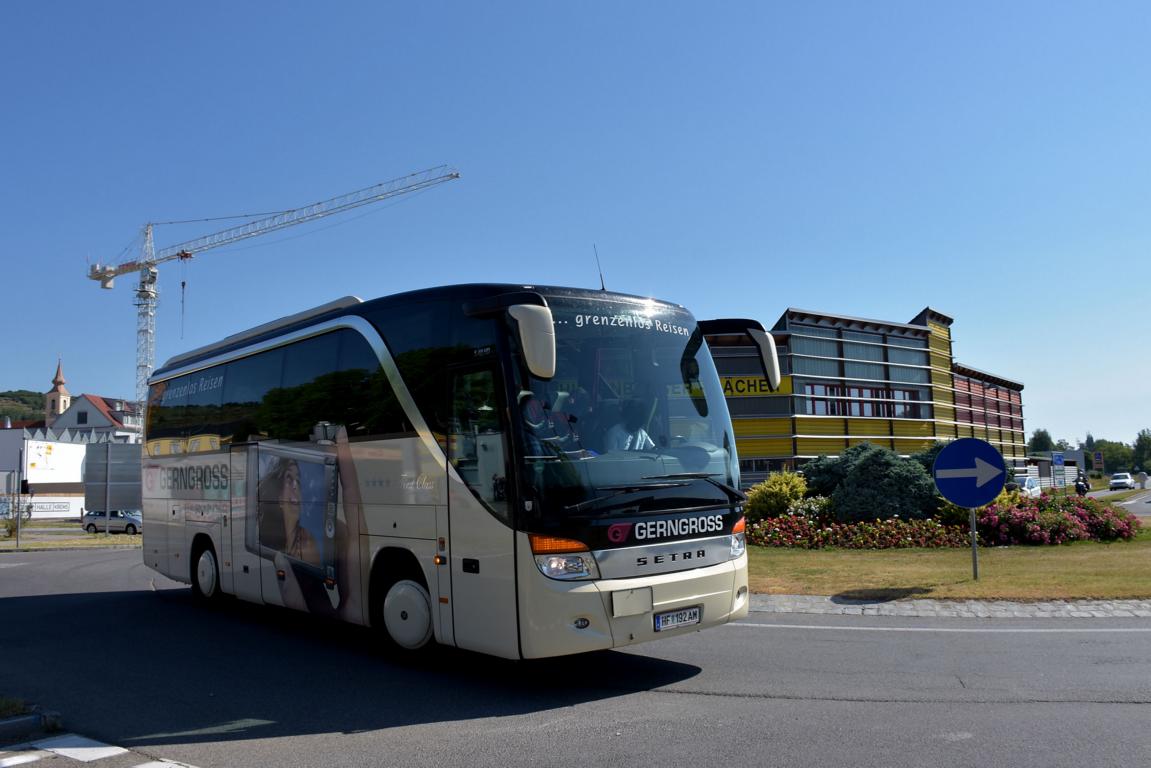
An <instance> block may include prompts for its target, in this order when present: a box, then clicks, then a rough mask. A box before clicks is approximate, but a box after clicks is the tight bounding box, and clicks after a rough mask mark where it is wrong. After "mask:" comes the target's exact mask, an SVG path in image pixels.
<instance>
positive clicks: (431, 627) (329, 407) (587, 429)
mask: <svg viewBox="0 0 1151 768" xmlns="http://www.w3.org/2000/svg"><path fill="white" fill-rule="evenodd" d="M718 333H723V334H742V335H750V336H751V337H752V338H753V340H754V341H755V343H756V345H757V346H758V348H759V350H760V352H761V355H760V357H761V358H762V361H763V368H764V374H765V376H766V377H767V379H768V380H769V381H770V382H772V384H773V386H774V385H776V384H778V381H779V362H778V359H777V358H776V352H775V346H774V342H773V340H772V339H771V337H770V335H769V334H767V333H766V332H765V331H764V329H763V327H762V326H760V325H759V324H758V323H756V322H755V321H748V320H715V321H698V322H697V321H696V320H695V319H694V318H693V317H692V315H691V314H690V313H689V312H688V311H687V310H685V309H684V308H683V307H680V306H677V305H674V304H669V303H666V302H661V301H656V300H652V299H647V298H641V297H635V296H628V295H623V294H616V293H610V292H607V291H597V290H585V289H573V288H552V287H537V286H526V287H525V286H513V285H488V284H484V285H460V286H451V287H442V288H433V289H427V290H420V291H413V292H409V293H404V294H399V295H395V296H389V297H384V298H380V299H375V300H371V301H361V300H360V299H358V298H355V297H347V298H344V299H340V300H337V301H334V302H331V303H329V304H325V305H323V306H320V307H317V308H315V309H313V310H309V311H306V312H302V313H299V314H296V315H292V316H289V317H285V318H282V319H280V320H277V321H274V322H271V323H268V324H266V325H262V326H259V327H256V328H253V329H251V330H249V331H245V332H243V333H239V334H236V335H234V336H230V337H228V338H226V339H224V340H223V341H220V342H219V343H216V344H212V345H209V346H206V347H202V348H200V349H196V350H194V351H191V352H188V353H186V354H183V355H179V356H177V357H174V358H172V359H171V360H169V361H168V362H167V363H166V364H165V365H164V366H163V367H162V368H160V369H159V370H157V371H156V372H155V373H154V374H153V376H152V377H151V379H150V381H149V391H148V410H147V422H146V433H145V446H144V447H145V450H144V457H143V514H144V523H145V524H144V526H143V535H144V546H143V551H144V559H145V563H146V564H147V565H148V566H149V567H151V568H153V569H155V570H157V571H159V572H160V573H163V574H165V575H167V576H169V577H171V578H173V579H176V580H178V581H182V582H185V583H190V584H191V586H192V591H193V594H194V595H195V596H196V597H197V598H200V599H205V600H210V599H214V598H216V597H218V596H220V595H223V594H229V595H235V596H236V597H239V598H241V599H244V600H249V601H253V602H258V603H267V604H273V605H282V606H285V607H289V608H294V609H298V610H304V611H308V612H311V613H317V614H320V615H324V616H330V617H334V618H337V619H340V620H344V621H348V622H353V623H357V624H364V625H369V626H372V627H373V628H378V629H380V630H382V631H381V633H380V634H381V636H382V638H383V639H384V642H385V643H386V644H388V645H390V646H392V647H395V648H399V649H407V650H416V649H419V648H421V647H423V646H425V645H427V644H429V643H431V642H437V643H441V644H446V645H454V646H457V647H460V648H465V649H470V650H474V651H480V652H483V653H488V654H494V655H496V656H501V657H505V658H513V659H515V658H539V657H547V656H557V655H562V654H571V653H580V652H585V651H592V650H597V649H604V648H614V647H620V646H625V645H630V644H633V643H639V642H643V641H646V640H651V639H655V638H659V637H664V636H669V635H676V634H680V633H683V632H689V631H695V630H698V629H701V628H704V627H709V626H714V625H717V624H722V623H724V622H727V621H729V620H731V619H734V618H738V617H742V616H745V615H746V614H747V610H748V598H749V595H748V586H747V555H746V552H745V539H744V517H743V506H742V504H743V500H744V496H743V494H742V493H740V491H739V490H738V489H739V463H738V459H737V457H736V451H735V436H734V434H733V432H732V426H731V420H730V418H729V416H728V411H727V405H726V402H725V400H724V396H723V391H722V388H721V385H720V381H719V378H718V376H717V375H716V370H715V366H714V365H713V363H712V358H711V355H710V354H709V352H708V348H707V344H706V342H705V338H704V337H705V336H706V335H711V334H718Z"/></svg>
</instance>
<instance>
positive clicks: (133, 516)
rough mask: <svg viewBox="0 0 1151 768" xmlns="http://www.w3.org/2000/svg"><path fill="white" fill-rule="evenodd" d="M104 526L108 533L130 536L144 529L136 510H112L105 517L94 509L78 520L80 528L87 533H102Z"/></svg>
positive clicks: (99, 510) (101, 511)
mask: <svg viewBox="0 0 1151 768" xmlns="http://www.w3.org/2000/svg"><path fill="white" fill-rule="evenodd" d="M105 525H107V530H108V532H109V533H126V534H128V535H129V536H131V535H133V534H136V533H139V532H140V530H141V529H142V528H143V527H144V519H143V517H142V516H141V515H140V510H138V509H113V510H112V512H111V514H109V515H105V514H104V510H102V509H94V510H91V511H89V512H85V513H84V516H83V517H82V518H80V527H81V528H83V529H84V530H85V531H87V532H88V533H99V532H102V531H103V530H104V529H105Z"/></svg>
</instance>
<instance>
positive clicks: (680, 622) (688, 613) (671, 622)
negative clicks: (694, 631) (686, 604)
mask: <svg viewBox="0 0 1151 768" xmlns="http://www.w3.org/2000/svg"><path fill="white" fill-rule="evenodd" d="M698 623H699V606H698V605H693V606H692V607H691V608H680V609H679V610H678V611H668V612H667V613H657V614H656V615H655V631H656V632H662V631H664V630H665V629H675V628H676V627H688V626H691V625H692V624H698Z"/></svg>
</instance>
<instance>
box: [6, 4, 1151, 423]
mask: <svg viewBox="0 0 1151 768" xmlns="http://www.w3.org/2000/svg"><path fill="white" fill-rule="evenodd" d="M1149 40H1151V4H1148V3H1146V2H1142V1H1137V2H1118V1H1117V2H1109V3H1103V4H1099V3H1086V2H1081V3H1067V2H1047V1H1044V2H1011V3H1002V2H964V3H921V2H910V1H908V2H877V3H857V2H825V3H783V2H773V3H767V2H754V3H752V2H748V3H731V4H720V5H717V4H714V3H712V4H705V3H695V4H686V3H666V2H651V3H619V2H611V3H597V2H593V3H574V4H573V3H539V2H525V3H517V4H512V3H453V4H447V3H442V2H421V3H403V4H400V3H374V2H371V3H369V2H363V3H332V4H316V3H292V2H286V3H285V2H277V3H270V2H268V3H261V2H250V3H234V2H229V3H224V2H197V3H192V4H182V5H177V4H172V3H150V2H133V3H124V2H121V3H89V2H67V3H60V2H57V3H52V2H45V3H17V4H11V5H8V6H7V7H6V8H5V10H4V23H3V25H2V26H0V86H2V87H0V99H3V102H2V103H3V109H2V112H0V179H2V182H3V183H2V184H0V232H2V234H3V238H2V239H0V248H2V254H3V256H2V259H3V261H2V263H3V267H4V275H5V277H6V278H7V279H6V281H5V290H4V296H5V299H6V302H5V303H6V304H7V306H6V308H5V311H4V312H3V314H2V319H0V328H2V330H3V334H2V337H3V339H4V345H5V347H6V349H5V353H4V354H3V356H2V359H3V361H4V362H3V364H2V365H0V389H20V388H23V389H32V390H38V391H46V390H47V389H48V388H50V386H51V381H50V380H51V377H52V374H53V373H54V371H55V366H56V359H57V356H62V357H63V360H64V372H65V375H66V377H67V380H68V386H69V388H70V389H71V391H72V392H73V394H78V393H82V392H89V393H94V394H101V395H106V396H123V397H131V395H132V392H133V388H134V380H135V379H134V376H135V372H134V362H135V349H136V343H135V308H134V306H133V303H132V295H131V294H132V292H131V285H132V279H131V278H127V277H126V278H122V279H121V280H119V281H118V283H117V286H116V287H115V289H113V290H111V291H103V290H101V289H100V288H99V287H98V285H97V284H96V283H94V282H92V281H89V280H87V279H86V277H85V275H86V260H91V261H93V262H96V261H100V262H108V261H113V262H118V261H122V260H124V259H125V258H126V257H127V256H130V255H134V254H125V253H124V252H123V251H124V248H125V246H127V245H128V244H129V243H131V242H132V241H133V240H134V239H135V238H136V237H137V235H138V232H139V230H140V228H141V226H142V225H143V223H144V222H146V221H161V220H169V219H190V218H201V217H209V216H219V215H225V214H235V213H248V212H257V211H272V210H280V209H285V208H292V207H297V206H300V205H302V204H305V203H309V202H314V201H317V200H321V199H324V198H327V197H332V196H335V195H338V194H341V193H344V192H347V191H351V190H354V189H358V188H361V187H366V186H369V185H371V184H374V183H376V182H379V181H384V180H386V179H390V178H393V177H396V176H401V175H404V174H406V173H409V172H412V171H416V170H420V169H423V168H427V167H430V166H434V165H439V164H441V163H447V164H450V165H453V166H455V167H457V168H458V169H459V171H460V173H461V174H462V178H461V179H460V180H458V181H454V182H450V183H448V184H444V185H441V186H439V187H436V188H434V189H432V190H430V191H427V192H425V193H422V194H419V195H415V196H408V197H405V198H402V199H400V200H397V201H394V202H392V203H387V204H383V205H377V206H374V207H372V208H369V209H366V210H365V211H363V213H366V214H367V215H359V214H353V215H352V216H348V217H345V218H340V219H332V218H329V219H327V220H324V221H322V222H319V223H317V224H314V225H308V226H303V227H295V228H293V229H290V230H287V231H285V232H283V233H279V234H273V235H268V236H265V237H263V238H260V239H256V240H251V241H248V242H247V243H246V244H241V245H239V246H234V247H231V248H221V249H217V250H214V251H208V252H205V253H204V254H202V255H201V256H200V257H198V258H196V259H195V260H194V261H192V262H191V263H189V264H187V265H184V266H181V265H178V264H167V265H165V266H163V267H161V275H160V286H161V291H162V295H161V302H162V303H161V308H160V310H159V313H158V318H157V358H158V360H159V361H160V362H162V361H163V360H165V359H167V358H168V357H170V356H172V355H174V354H176V353H178V352H181V351H184V350H186V349H189V348H191V347H194V346H198V345H200V344H205V343H209V342H211V341H215V340H217V339H219V338H220V337H222V336H224V335H226V334H229V333H233V332H235V331H238V330H242V329H244V328H247V327H250V326H252V325H256V324H259V323H261V322H264V321H266V320H269V319H272V318H275V317H279V316H281V315H284V314H289V313H291V312H294V311H298V310H300V309H304V308H307V307H310V306H314V305H316V304H320V303H323V302H325V301H328V300H330V299H332V298H335V297H338V296H342V295H346V294H356V295H359V296H361V297H365V298H369V297H374V296H379V295H384V294H388V293H393V292H397V291H402V290H407V289H412V288H419V287H425V286H429V285H435V284H442V283H449V282H450V283H454V282H473V281H507V282H523V283H551V284H561V285H563V284H569V285H584V286H596V285H598V279H597V276H596V269H595V260H594V256H593V252H592V246H593V243H594V244H596V245H597V246H598V248H599V253H600V257H601V260H602V262H603V270H604V273H605V276H606V279H607V285H608V287H609V288H611V289H615V290H620V291H626V292H630V293H638V294H647V295H653V296H657V297H660V298H664V299H669V300H673V301H677V302H679V303H682V304H684V305H687V306H688V307H689V308H690V309H692V310H693V311H694V312H695V313H696V315H697V316H700V317H704V316H753V317H758V318H761V319H762V320H763V321H764V322H765V323H767V324H771V323H774V322H775V320H776V319H778V317H779V316H780V315H781V314H782V312H783V311H784V310H785V309H786V308H787V307H789V306H790V307H799V308H804V309H811V310H818V311H824V312H829V313H836V314H845V315H852V316H858V317H871V318H877V319H882V320H893V321H899V322H906V321H907V320H910V319H911V318H912V317H913V316H915V315H916V314H917V313H918V312H919V310H921V309H922V308H923V307H925V306H931V307H933V308H936V309H938V310H940V311H942V312H944V313H946V314H949V315H951V316H952V317H954V318H955V324H954V326H953V327H952V331H953V336H954V341H955V354H956V358H957V359H958V360H960V361H961V362H963V363H966V364H968V365H971V366H973V367H975V368H979V369H981V370H984V371H989V372H992V373H995V374H998V375H1001V376H1005V377H1007V378H1010V379H1014V380H1017V381H1022V382H1023V383H1024V384H1025V386H1026V389H1025V391H1024V409H1025V411H1024V416H1025V419H1026V427H1027V431H1028V433H1029V434H1030V433H1031V432H1032V431H1033V430H1034V429H1036V428H1045V429H1047V430H1049V431H1050V432H1051V434H1052V436H1053V437H1055V438H1056V439H1060V438H1066V439H1072V440H1080V439H1083V438H1084V436H1085V435H1086V434H1087V432H1089V431H1090V432H1091V433H1092V434H1093V435H1094V436H1095V437H1097V438H1107V439H1112V440H1122V441H1124V442H1131V441H1133V440H1134V438H1135V435H1136V434H1137V432H1138V431H1139V430H1140V429H1142V428H1146V427H1151V407H1149V403H1151V383H1149V382H1151V367H1149V365H1148V362H1147V361H1148V356H1147V341H1146V339H1147V337H1148V321H1147V320H1148V299H1149V295H1151V291H1149V290H1148V289H1149V271H1151V270H1149V268H1148V254H1149V252H1151V216H1149V213H1151V87H1149V84H1151V45H1149V44H1148V41H1149ZM337 223H338V224H339V226H332V225H333V224H337ZM222 226H223V225H222V224H209V225H202V226H199V227H187V226H169V227H161V228H158V229H157V232H156V244H157V247H163V246H165V245H171V244H174V243H176V242H179V241H180V240H183V239H187V238H189V237H195V236H198V235H201V234H207V233H209V232H212V231H214V230H215V229H218V228H222ZM181 280H184V281H186V282H187V288H186V292H185V294H184V300H183V301H181V290H180V282H181Z"/></svg>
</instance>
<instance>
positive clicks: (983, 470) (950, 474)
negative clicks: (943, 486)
mask: <svg viewBox="0 0 1151 768" xmlns="http://www.w3.org/2000/svg"><path fill="white" fill-rule="evenodd" d="M1002 474H1003V470H1002V468H996V467H993V466H992V465H990V464H988V463H987V462H986V461H984V460H983V459H981V458H979V457H978V456H976V457H975V466H974V467H971V468H969V469H940V470H938V471H936V473H935V476H936V477H937V478H939V479H940V480H960V479H963V478H968V477H974V478H975V487H976V488H982V487H983V486H985V485H987V484H988V483H990V482H991V481H992V480H994V479H995V478H997V477H999V476H1000V475H1002Z"/></svg>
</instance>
